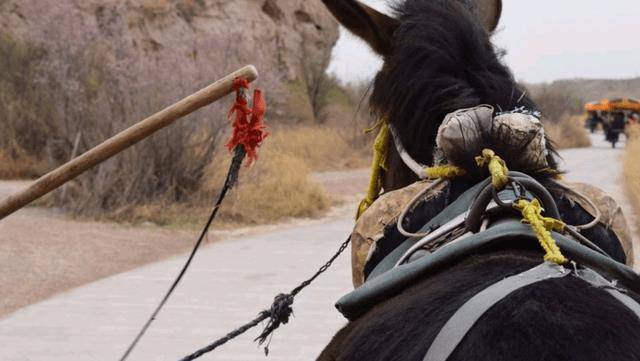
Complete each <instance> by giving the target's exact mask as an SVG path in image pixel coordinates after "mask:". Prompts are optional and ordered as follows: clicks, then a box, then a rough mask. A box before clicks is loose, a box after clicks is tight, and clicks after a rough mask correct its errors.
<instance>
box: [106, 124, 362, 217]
mask: <svg viewBox="0 0 640 361" xmlns="http://www.w3.org/2000/svg"><path fill="white" fill-rule="evenodd" d="M340 133H341V131H340V130H338V129H336V128H333V127H327V126H324V127H322V128H321V127H320V126H318V125H316V126H310V125H309V126H307V125H305V126H295V127H285V128H280V129H273V130H272V135H271V136H270V137H269V138H267V140H266V141H265V144H264V146H263V147H262V149H261V150H260V153H259V159H258V160H257V162H256V163H254V165H252V166H251V167H250V168H246V167H243V168H242V169H241V174H240V181H239V184H238V186H237V187H236V188H235V189H233V190H232V191H231V192H230V193H229V195H228V197H227V200H226V201H225V203H224V205H223V208H222V210H221V213H220V220H221V221H222V222H223V223H225V224H226V225H238V224H243V225H245V224H265V223H274V222H278V221H282V220H285V219H288V218H299V217H316V216H320V215H322V214H323V213H324V212H325V211H327V210H328V209H329V207H330V206H331V204H332V202H333V200H332V199H331V197H330V196H329V195H327V194H325V192H324V190H323V189H322V187H321V186H319V185H318V184H316V183H314V182H313V181H312V180H311V177H310V175H311V173H312V172H313V171H323V170H335V169H348V168H355V167H364V166H367V165H368V161H369V160H368V156H369V155H368V152H369V151H368V149H366V148H365V147H355V146H352V145H351V144H350V142H349V141H348V140H347V138H346V137H345V136H342V135H341V134H340ZM230 160H231V155H230V154H229V153H228V152H227V151H226V150H222V151H219V152H217V154H216V155H215V156H214V158H213V160H212V161H211V162H210V163H209V165H208V166H207V167H206V169H205V171H204V172H205V175H204V177H203V178H202V179H203V181H202V183H201V186H200V190H199V191H198V192H196V193H194V194H193V195H192V196H191V197H189V199H188V200H185V201H181V202H175V201H172V200H171V199H158V200H156V201H155V202H153V203H145V204H139V205H130V206H123V207H120V208H118V209H116V210H114V211H113V212H108V213H105V214H103V215H101V217H100V218H105V219H109V220H116V221H119V222H127V223H143V222H153V223H155V224H160V225H164V226H169V227H178V228H185V227H187V228H189V227H195V226H200V225H201V224H202V220H203V219H204V218H205V217H206V215H207V213H208V212H209V210H210V206H211V202H212V201H213V199H214V198H215V197H216V196H217V195H218V192H219V190H220V187H221V186H222V184H223V183H224V177H225V175H226V171H227V168H228V166H229V162H230Z"/></svg>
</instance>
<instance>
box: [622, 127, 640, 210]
mask: <svg viewBox="0 0 640 361" xmlns="http://www.w3.org/2000/svg"><path fill="white" fill-rule="evenodd" d="M627 136H628V141H627V145H626V152H625V156H624V167H623V173H624V180H625V183H626V184H625V185H626V187H627V192H628V194H629V195H630V197H631V199H632V202H631V203H632V204H633V205H634V206H635V207H636V212H638V213H640V126H637V125H636V126H633V127H631V128H630V129H629V130H628V131H627Z"/></svg>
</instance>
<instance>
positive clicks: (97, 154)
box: [0, 65, 258, 220]
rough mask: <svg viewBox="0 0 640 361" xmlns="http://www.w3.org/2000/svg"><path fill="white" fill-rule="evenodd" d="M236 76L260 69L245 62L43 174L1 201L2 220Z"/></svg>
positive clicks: (199, 103) (216, 93) (200, 103)
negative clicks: (243, 64)
mask: <svg viewBox="0 0 640 361" xmlns="http://www.w3.org/2000/svg"><path fill="white" fill-rule="evenodd" d="M236 77H244V78H246V79H247V80H249V81H250V82H251V81H254V80H256V79H257V78H258V71H257V70H256V68H255V67H254V66H252V65H248V66H245V67H244V68H242V69H239V70H237V71H235V72H233V73H231V74H229V75H227V76H225V77H224V78H222V79H220V80H218V81H216V82H215V83H213V84H211V85H209V86H208V87H206V88H204V89H201V90H199V91H198V92H196V93H194V94H192V95H190V96H188V97H186V98H184V99H182V100H180V101H179V102H177V103H174V104H173V105H171V106H169V107H167V108H165V109H164V110H161V111H159V112H158V113H156V114H154V115H152V116H150V117H148V118H147V119H144V120H142V121H140V122H139V123H137V124H135V125H133V126H131V127H130V128H127V129H125V130H123V131H121V132H120V133H118V134H116V135H115V136H113V137H111V138H109V139H107V140H106V141H104V142H102V143H101V144H100V145H98V146H96V147H94V148H92V149H91V150H89V151H87V152H86V153H84V154H82V155H80V156H79V157H77V158H75V159H73V160H71V161H69V162H68V163H65V164H63V165H61V166H60V167H58V168H56V169H54V170H52V171H51V172H49V173H47V174H45V175H43V176H42V177H40V178H38V180H36V181H35V182H33V183H32V184H31V185H30V186H29V187H28V188H26V189H25V190H23V191H20V192H18V193H16V194H13V195H11V196H9V197H8V198H6V199H4V200H3V201H2V202H0V220H1V219H3V218H5V217H7V216H8V215H10V214H12V213H13V212H15V211H17V210H19V209H21V208H22V207H24V206H26V205H28V204H29V203H31V202H33V201H34V200H36V199H38V198H40V197H42V196H44V195H45V194H47V193H49V192H51V191H53V190H55V189H56V188H58V187H60V186H61V185H63V184H64V183H66V182H68V181H70V180H71V179H73V178H75V177H77V176H78V175H80V174H81V173H83V172H84V171H86V170H87V169H89V168H92V167H94V166H96V165H98V164H100V163H102V162H104V161H105V160H107V159H109V158H111V157H112V156H114V155H116V154H118V153H120V152H122V151H123V150H125V149H127V148H129V147H131V146H132V145H134V144H136V143H138V142H139V141H141V140H143V139H145V138H147V137H149V136H150V135H152V134H153V133H155V132H157V131H158V130H160V129H162V128H164V127H166V126H168V125H170V124H172V123H173V122H175V121H176V120H178V119H180V118H182V117H184V116H186V115H189V114H191V113H193V112H194V111H196V110H198V109H200V108H202V107H204V106H206V105H209V104H211V103H213V102H215V101H217V100H219V99H220V98H222V97H224V96H225V95H227V94H229V93H231V92H232V91H233V89H232V85H233V80H234V79H235V78H236Z"/></svg>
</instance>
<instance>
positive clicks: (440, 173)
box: [425, 165, 467, 179]
mask: <svg viewBox="0 0 640 361" xmlns="http://www.w3.org/2000/svg"><path fill="white" fill-rule="evenodd" d="M425 174H426V176H427V178H429V179H438V178H444V179H453V178H458V177H461V176H464V175H466V174H467V172H465V170H464V169H462V168H460V167H456V166H455V165H440V166H435V167H429V168H427V169H425Z"/></svg>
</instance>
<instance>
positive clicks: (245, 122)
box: [227, 78, 269, 166]
mask: <svg viewBox="0 0 640 361" xmlns="http://www.w3.org/2000/svg"><path fill="white" fill-rule="evenodd" d="M246 89H249V82H248V81H247V80H246V79H243V78H236V79H235V80H234V81H233V90H235V91H236V101H235V103H234V104H233V106H232V107H231V109H229V114H228V117H229V118H230V119H231V117H232V116H233V113H235V114H236V117H235V120H234V121H233V134H232V135H231V139H229V141H228V142H227V148H229V150H233V149H234V148H235V147H236V146H238V145H242V146H243V147H244V150H245V151H246V152H247V159H248V160H247V166H249V165H251V163H253V162H254V161H255V160H256V159H257V158H258V148H259V147H260V146H261V145H262V141H264V139H265V138H266V137H267V136H268V135H269V132H267V127H266V125H265V124H264V113H265V112H266V111H267V104H266V102H265V100H264V96H263V94H262V91H260V90H257V89H256V90H255V91H254V92H253V109H250V108H249V105H248V102H247V99H246V98H245V97H244V91H245V90H246Z"/></svg>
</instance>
